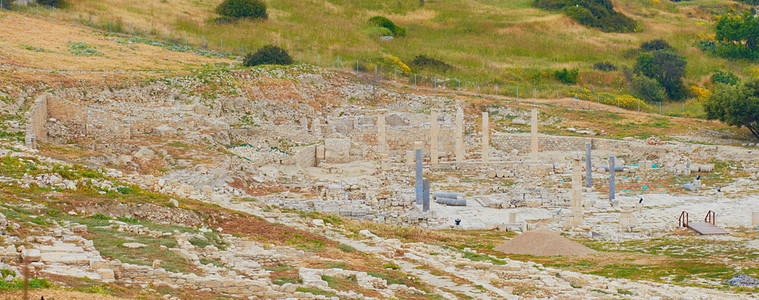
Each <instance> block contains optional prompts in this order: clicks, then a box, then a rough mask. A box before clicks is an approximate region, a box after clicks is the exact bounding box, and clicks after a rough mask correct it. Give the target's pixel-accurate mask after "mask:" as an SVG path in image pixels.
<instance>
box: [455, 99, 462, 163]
mask: <svg viewBox="0 0 759 300" xmlns="http://www.w3.org/2000/svg"><path fill="white" fill-rule="evenodd" d="M455 136H456V163H457V164H462V163H464V110H463V109H461V107H459V108H458V109H456V134H455Z"/></svg>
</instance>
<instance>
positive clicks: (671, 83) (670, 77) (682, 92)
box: [635, 49, 688, 100]
mask: <svg viewBox="0 0 759 300" xmlns="http://www.w3.org/2000/svg"><path fill="white" fill-rule="evenodd" d="M686 64H687V62H686V61H685V57H683V56H681V55H679V54H677V53H675V52H674V51H673V50H669V49H668V50H656V51H653V52H643V53H640V56H638V59H637V61H636V63H635V73H636V74H639V75H643V76H646V77H649V78H653V79H656V80H657V81H659V84H661V86H662V87H664V89H665V90H666V92H667V97H669V99H670V100H681V99H684V98H685V97H686V96H687V95H688V90H687V89H686V88H685V85H683V80H682V78H683V76H685V65H686Z"/></svg>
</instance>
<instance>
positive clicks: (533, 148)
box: [530, 109, 538, 162]
mask: <svg viewBox="0 0 759 300" xmlns="http://www.w3.org/2000/svg"><path fill="white" fill-rule="evenodd" d="M530 159H531V160H532V161H533V162H536V161H538V110H537V109H533V110H532V128H531V129H530Z"/></svg>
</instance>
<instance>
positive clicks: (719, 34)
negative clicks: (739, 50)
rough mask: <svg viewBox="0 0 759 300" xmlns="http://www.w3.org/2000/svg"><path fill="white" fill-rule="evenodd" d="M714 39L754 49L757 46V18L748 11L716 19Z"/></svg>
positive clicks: (758, 37)
mask: <svg viewBox="0 0 759 300" xmlns="http://www.w3.org/2000/svg"><path fill="white" fill-rule="evenodd" d="M715 29H716V35H715V37H714V39H715V40H717V41H720V42H723V43H729V44H734V45H738V46H742V47H746V48H748V50H750V51H755V50H757V48H758V47H759V20H758V19H757V18H754V15H753V14H751V13H750V12H746V13H744V14H743V15H737V16H731V15H728V16H724V17H721V18H719V20H717V26H716V28H715Z"/></svg>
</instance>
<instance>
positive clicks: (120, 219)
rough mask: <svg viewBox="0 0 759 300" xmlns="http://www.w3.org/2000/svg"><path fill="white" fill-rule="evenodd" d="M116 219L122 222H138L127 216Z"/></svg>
mask: <svg viewBox="0 0 759 300" xmlns="http://www.w3.org/2000/svg"><path fill="white" fill-rule="evenodd" d="M116 220H118V221H121V222H124V223H132V224H134V223H138V222H140V221H139V220H137V219H136V218H129V217H120V218H118V219H116Z"/></svg>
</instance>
